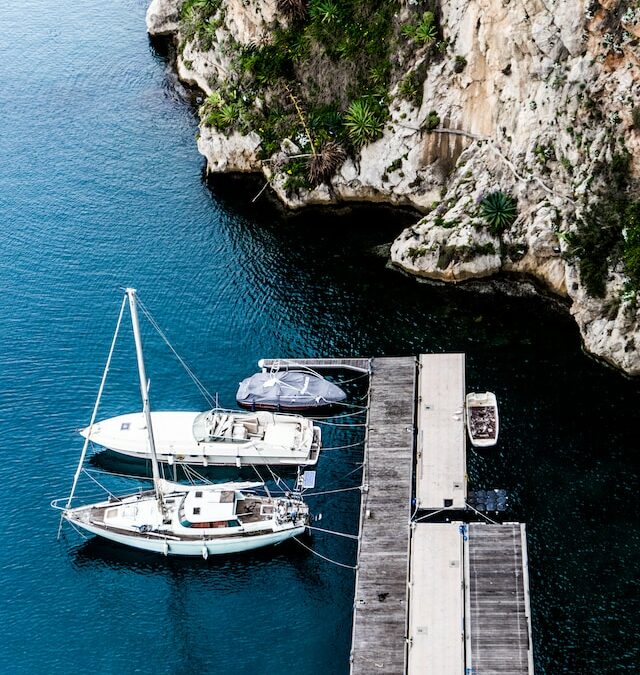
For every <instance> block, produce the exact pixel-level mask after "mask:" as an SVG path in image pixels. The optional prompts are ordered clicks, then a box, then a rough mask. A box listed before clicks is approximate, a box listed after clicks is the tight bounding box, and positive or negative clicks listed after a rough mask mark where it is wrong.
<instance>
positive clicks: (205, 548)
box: [202, 544, 209, 560]
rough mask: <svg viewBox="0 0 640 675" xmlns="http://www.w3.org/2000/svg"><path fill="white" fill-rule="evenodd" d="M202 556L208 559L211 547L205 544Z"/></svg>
mask: <svg viewBox="0 0 640 675" xmlns="http://www.w3.org/2000/svg"><path fill="white" fill-rule="evenodd" d="M202 557H203V558H204V559H205V560H206V559H207V558H208V557H209V549H208V548H207V547H206V546H205V545H204V544H203V546H202Z"/></svg>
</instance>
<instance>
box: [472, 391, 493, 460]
mask: <svg viewBox="0 0 640 675" xmlns="http://www.w3.org/2000/svg"><path fill="white" fill-rule="evenodd" d="M466 418H467V432H468V433H469V439H470V440H471V445H473V446H474V447H475V448H488V447H491V446H492V445H495V444H496V443H497V442H498V431H499V420H498V401H497V400H496V395H495V394H493V393H492V392H490V391H485V392H484V393H471V394H467V397H466Z"/></svg>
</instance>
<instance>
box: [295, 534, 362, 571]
mask: <svg viewBox="0 0 640 675" xmlns="http://www.w3.org/2000/svg"><path fill="white" fill-rule="evenodd" d="M293 540H294V541H297V542H298V544H300V546H302V547H303V548H306V549H307V551H309V552H310V553H313V555H317V556H318V558H322V559H323V560H326V561H327V562H330V563H331V564H332V565H337V566H338V567H346V568H347V569H349V570H357V569H358V566H357V565H347V564H346V563H342V562H339V561H337V560H332V559H331V558H327V556H326V555H322V553H318V551H314V550H313V549H312V548H310V547H309V546H307V545H306V544H303V543H302V542H301V541H300V540H299V539H298V537H293Z"/></svg>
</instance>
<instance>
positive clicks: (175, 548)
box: [67, 518, 305, 556]
mask: <svg viewBox="0 0 640 675" xmlns="http://www.w3.org/2000/svg"><path fill="white" fill-rule="evenodd" d="M67 520H69V521H70V522H72V523H73V524H74V525H75V526H77V527H80V528H82V529H83V530H85V531H86V532H89V533H91V534H95V535H97V536H99V537H102V538H103V539H108V540H109V541H113V542H116V543H117V544H123V545H124V546H131V547H132V548H137V549H139V550H142V551H151V552H153V553H162V554H163V555H181V556H204V549H205V548H206V551H207V555H225V554H228V553H241V552H242V551H251V550H253V549H256V548H262V547H263V546H272V545H275V544H280V543H282V542H283V541H286V540H287V539H291V538H292V537H297V536H300V535H301V534H303V533H304V531H305V526H304V525H302V526H299V527H293V528H289V529H283V530H281V531H279V532H268V533H265V534H259V535H256V534H254V535H251V536H246V537H237V536H236V537H220V538H219V539H215V540H213V539H211V538H206V537H205V538H203V539H200V540H193V541H188V542H187V541H176V540H174V539H172V538H171V537H160V536H148V537H141V536H140V535H139V534H130V535H129V534H125V533H122V532H114V531H112V530H107V529H105V528H102V527H99V526H97V525H93V524H92V523H85V522H81V521H79V520H75V519H72V518H67Z"/></svg>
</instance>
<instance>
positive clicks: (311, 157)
mask: <svg viewBox="0 0 640 675" xmlns="http://www.w3.org/2000/svg"><path fill="white" fill-rule="evenodd" d="M367 12H368V13H367ZM147 24H148V29H149V32H150V33H151V34H165V35H166V34H171V35H173V36H175V41H176V44H177V47H178V49H177V52H178V57H177V67H178V72H179V75H180V77H181V79H183V80H184V81H185V82H188V83H191V84H193V85H195V86H197V87H199V88H200V89H201V90H202V91H203V92H204V93H205V95H206V96H207V99H206V103H205V104H204V105H203V106H202V108H201V110H200V114H201V127H200V137H199V139H198V148H199V150H200V152H201V153H202V154H203V155H204V156H205V157H206V158H207V165H208V168H209V170H210V171H212V172H221V171H261V172H263V173H264V175H265V177H266V179H267V180H268V182H269V185H270V187H271V189H273V190H274V191H275V192H276V194H277V195H278V196H279V197H280V199H282V201H283V202H285V203H286V204H288V205H289V206H291V207H298V206H302V205H305V204H310V203H333V202H336V201H347V200H358V201H362V200H367V201H369V200H373V201H376V200H377V201H384V202H389V203H395V204H406V205H411V206H414V207H416V208H417V209H419V210H420V211H422V213H423V214H424V216H423V217H422V218H421V219H420V220H419V221H418V222H416V224H415V225H414V226H413V227H411V228H409V229H408V230H406V231H405V232H403V233H402V234H401V235H400V236H399V237H398V238H397V240H396V241H395V242H394V243H393V246H392V249H391V258H392V261H393V263H394V264H396V265H397V266H399V267H401V268H402V269H404V270H405V271H407V272H409V273H411V274H414V275H418V276H423V277H428V278H433V279H441V280H445V281H451V282H459V281H464V280H466V279H471V278H479V277H487V276H490V275H494V274H497V273H499V272H513V273H521V274H526V275H530V276H532V277H535V278H536V279H538V280H539V281H540V282H542V283H544V284H545V285H546V286H547V287H548V288H550V289H551V290H552V291H553V292H554V293H556V294H558V295H560V296H563V297H565V298H567V299H568V300H569V301H570V306H571V313H572V314H573V316H574V317H575V320H576V321H577V323H578V325H579V327H580V331H581V334H582V338H583V341H584V345H585V348H586V349H587V350H588V351H589V352H591V353H593V354H595V355H597V356H598V357H600V358H602V359H604V360H606V361H608V362H609V363H611V364H613V365H615V366H616V367H618V368H620V369H622V370H624V371H625V372H627V373H629V374H632V375H639V374H640V333H639V331H640V313H639V309H638V291H639V290H640V201H638V185H639V181H638V177H639V175H640V39H639V38H640V2H638V0H622V1H619V2H616V1H615V0H606V1H605V2H602V4H600V3H598V2H593V3H591V4H589V5H583V4H582V3H581V2H580V0H578V2H576V1H575V0H573V1H568V0H556V1H548V2H543V1H542V0H523V2H519V3H516V2H513V1H510V0H474V1H472V0H440V3H439V4H438V5H435V4H433V3H428V2H421V1H420V0H407V1H404V2H400V1H398V2H376V1H375V0H370V1H369V2H365V1H364V0H362V2H361V3H353V2H349V0H344V1H343V2H337V1H334V0H308V1H306V0H262V1H260V0H153V2H152V3H151V6H150V7H149V10H148V13H147Z"/></svg>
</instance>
